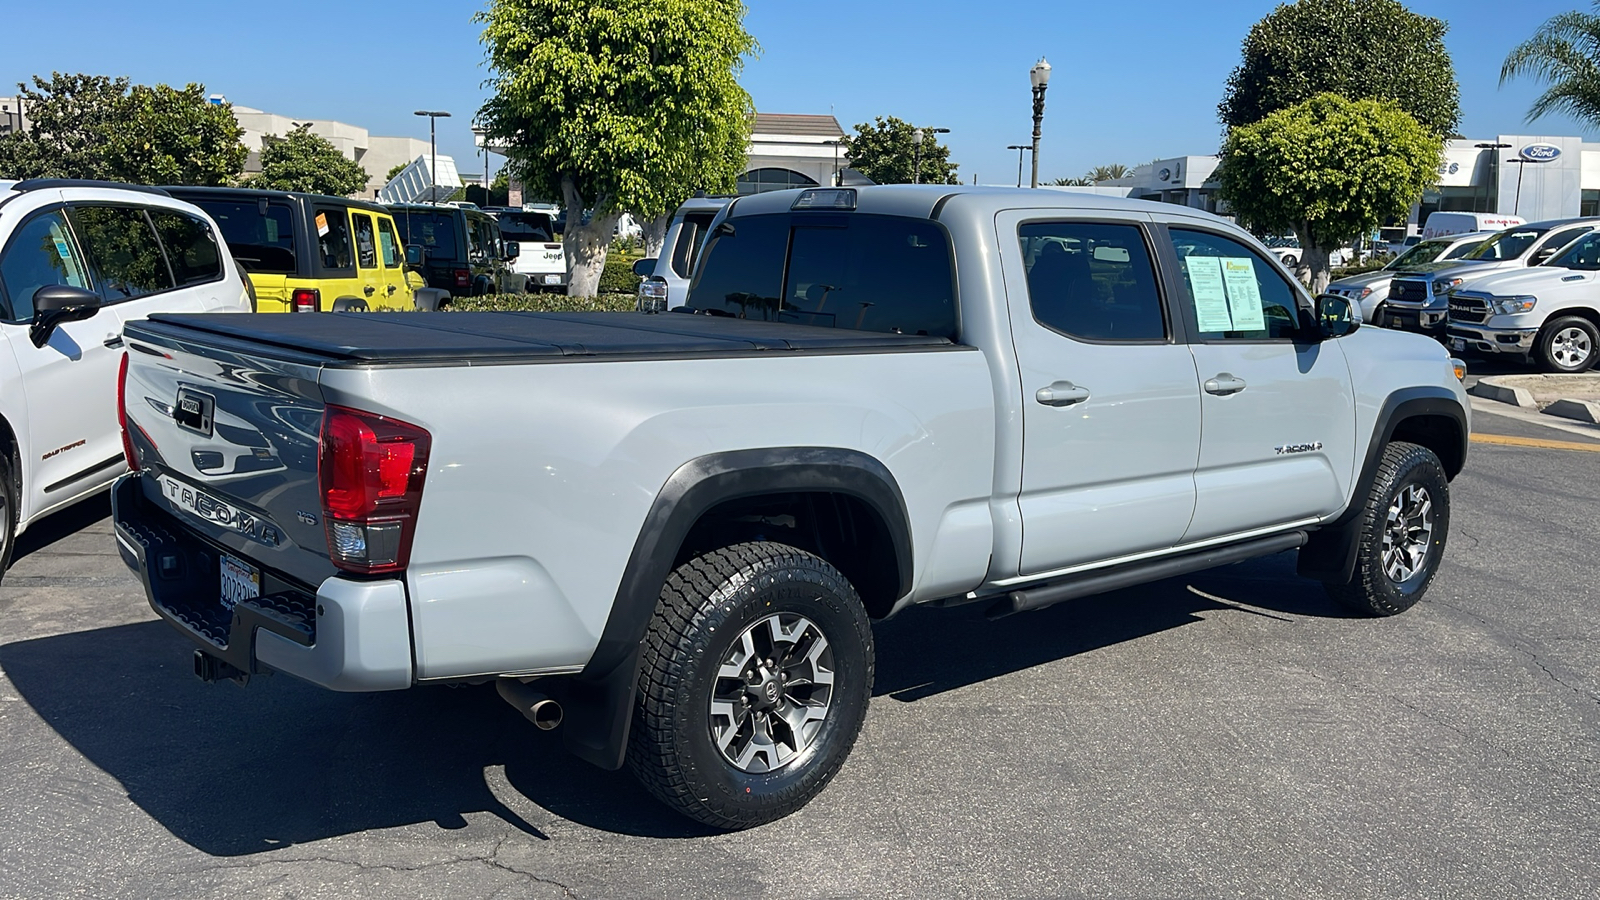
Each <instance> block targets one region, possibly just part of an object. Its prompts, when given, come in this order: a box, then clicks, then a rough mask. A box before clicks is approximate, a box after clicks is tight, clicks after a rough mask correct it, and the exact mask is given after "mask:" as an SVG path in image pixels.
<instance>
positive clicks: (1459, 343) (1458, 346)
mask: <svg viewBox="0 0 1600 900" xmlns="http://www.w3.org/2000/svg"><path fill="white" fill-rule="evenodd" d="M1450 349H1451V350H1455V351H1458V352H1459V351H1462V350H1465V349H1467V342H1466V341H1464V340H1462V339H1461V338H1451V339H1450Z"/></svg>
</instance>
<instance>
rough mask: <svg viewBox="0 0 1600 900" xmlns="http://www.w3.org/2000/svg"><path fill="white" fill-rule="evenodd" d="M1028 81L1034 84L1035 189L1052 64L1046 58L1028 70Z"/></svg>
mask: <svg viewBox="0 0 1600 900" xmlns="http://www.w3.org/2000/svg"><path fill="white" fill-rule="evenodd" d="M1028 80H1029V81H1030V82H1032V83H1033V184H1032V186H1033V187H1038V186H1039V138H1040V137H1041V134H1040V131H1039V128H1040V126H1041V125H1043V124H1044V92H1045V89H1046V88H1048V87H1050V64H1049V63H1047V62H1045V60H1044V57H1042V56H1041V57H1039V61H1038V62H1036V63H1034V64H1033V68H1032V69H1029V70H1028Z"/></svg>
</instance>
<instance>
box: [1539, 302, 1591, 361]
mask: <svg viewBox="0 0 1600 900" xmlns="http://www.w3.org/2000/svg"><path fill="white" fill-rule="evenodd" d="M1596 349H1600V329H1596V328H1595V325H1594V323H1593V322H1591V321H1589V320H1588V319H1584V318H1580V317H1578V316H1567V317H1565V318H1561V319H1557V320H1555V321H1554V322H1551V323H1550V324H1549V325H1546V326H1545V328H1544V330H1543V331H1541V332H1539V342H1538V344H1537V345H1536V346H1535V347H1534V352H1535V353H1536V354H1537V355H1538V357H1539V363H1540V367H1541V368H1543V369H1544V370H1545V371H1546V372H1564V373H1573V372H1583V371H1587V370H1588V369H1589V367H1590V366H1593V365H1594V362H1595V351H1596Z"/></svg>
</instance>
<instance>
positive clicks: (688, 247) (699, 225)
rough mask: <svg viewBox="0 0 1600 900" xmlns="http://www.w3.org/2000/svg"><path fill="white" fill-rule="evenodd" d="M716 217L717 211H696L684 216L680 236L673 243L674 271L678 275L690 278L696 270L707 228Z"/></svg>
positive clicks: (679, 230) (679, 228) (679, 229)
mask: <svg viewBox="0 0 1600 900" xmlns="http://www.w3.org/2000/svg"><path fill="white" fill-rule="evenodd" d="M714 218H716V214H715V213H695V214H692V215H687V216H684V217H683V222H682V224H680V225H679V226H678V238H677V240H676V241H675V242H674V243H673V245H672V271H674V272H676V273H678V277H680V278H688V277H689V275H690V273H692V272H694V264H695V262H696V261H697V259H698V257H699V255H700V245H701V244H702V243H703V242H704V241H705V236H706V229H707V228H708V227H710V225H711V220H712V219H714Z"/></svg>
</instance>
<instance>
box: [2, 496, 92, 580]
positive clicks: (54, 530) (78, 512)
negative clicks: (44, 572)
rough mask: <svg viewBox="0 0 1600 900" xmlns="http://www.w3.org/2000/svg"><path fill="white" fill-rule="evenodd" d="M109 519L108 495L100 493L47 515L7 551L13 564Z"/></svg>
mask: <svg viewBox="0 0 1600 900" xmlns="http://www.w3.org/2000/svg"><path fill="white" fill-rule="evenodd" d="M109 518H111V495H110V494H106V493H100V494H96V495H94V496H93V497H90V498H88V499H86V500H80V501H79V502H77V503H74V504H72V505H71V506H69V507H67V508H66V509H63V510H61V511H60V512H55V513H51V514H50V515H48V516H46V517H44V518H43V519H40V520H39V521H37V522H35V523H34V524H33V525H32V527H30V528H29V529H28V530H27V531H25V532H23V533H22V534H21V535H20V536H19V537H18V538H17V544H16V546H15V547H14V548H13V549H12V551H11V561H12V563H13V564H15V563H16V561H17V560H20V559H22V558H23V557H26V556H27V555H29V554H30V553H38V552H39V551H40V550H43V549H45V548H46V547H49V546H50V545H52V544H55V543H58V542H60V541H63V540H66V539H67V538H69V537H72V536H73V535H75V534H77V533H78V532H80V531H83V530H84V529H85V528H88V527H90V526H91V525H96V524H99V523H100V522H104V521H105V520H107V519H109Z"/></svg>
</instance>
